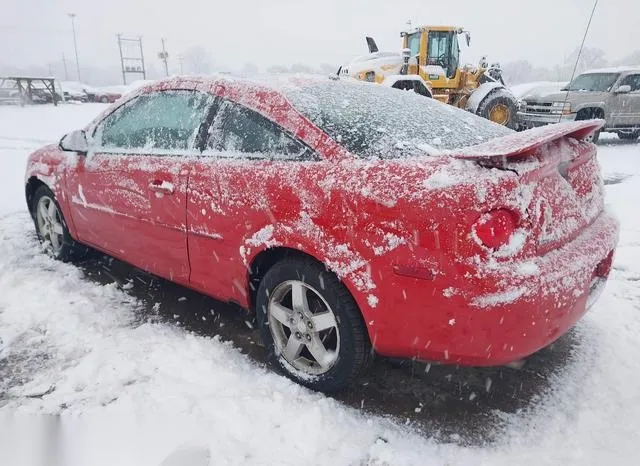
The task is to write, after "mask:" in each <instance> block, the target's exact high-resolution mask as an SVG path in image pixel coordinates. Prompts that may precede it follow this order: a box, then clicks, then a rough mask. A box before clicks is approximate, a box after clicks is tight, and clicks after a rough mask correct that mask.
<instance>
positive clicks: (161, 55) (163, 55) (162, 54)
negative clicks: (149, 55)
mask: <svg viewBox="0 0 640 466" xmlns="http://www.w3.org/2000/svg"><path fill="white" fill-rule="evenodd" d="M161 40H162V52H160V53H159V54H158V58H159V59H160V60H162V61H163V62H164V75H165V76H169V64H168V63H167V59H168V58H169V54H168V53H167V49H166V47H165V44H164V41H165V39H164V37H163V38H162V39H161Z"/></svg>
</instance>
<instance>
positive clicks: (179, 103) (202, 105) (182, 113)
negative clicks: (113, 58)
mask: <svg viewBox="0 0 640 466" xmlns="http://www.w3.org/2000/svg"><path fill="white" fill-rule="evenodd" d="M212 101H213V98H212V97H211V96H209V95H207V94H203V93H200V92H195V91H163V92H156V93H152V94H145V95H141V96H140V97H138V98H136V99H135V100H133V101H131V102H128V103H127V104H125V105H123V106H122V107H120V108H119V109H118V110H116V111H115V112H114V113H112V114H111V115H109V116H108V117H107V118H105V119H104V120H103V121H102V123H100V125H99V126H98V128H97V130H96V133H95V135H94V140H95V143H97V145H98V146H100V147H102V148H107V149H138V150H139V149H145V150H148V149H151V150H176V149H177V150H180V149H188V148H189V147H190V146H191V145H192V142H193V139H194V138H195V135H196V133H197V131H198V129H199V128H200V125H201V124H202V122H203V120H204V118H205V114H206V110H207V108H208V107H209V105H210V104H211V102H212Z"/></svg>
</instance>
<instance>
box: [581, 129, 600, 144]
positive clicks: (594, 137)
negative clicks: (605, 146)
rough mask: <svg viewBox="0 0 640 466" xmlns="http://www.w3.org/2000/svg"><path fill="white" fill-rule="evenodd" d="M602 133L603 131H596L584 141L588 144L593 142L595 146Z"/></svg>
mask: <svg viewBox="0 0 640 466" xmlns="http://www.w3.org/2000/svg"><path fill="white" fill-rule="evenodd" d="M601 132H602V130H597V131H594V132H593V133H592V134H591V135H589V136H587V137H586V138H584V140H585V141H587V142H591V143H593V144H597V143H598V141H599V140H600V133H601Z"/></svg>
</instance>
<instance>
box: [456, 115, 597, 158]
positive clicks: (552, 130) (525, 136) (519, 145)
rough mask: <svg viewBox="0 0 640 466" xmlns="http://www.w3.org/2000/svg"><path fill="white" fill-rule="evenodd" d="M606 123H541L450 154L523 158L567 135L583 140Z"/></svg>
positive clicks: (591, 121) (459, 156)
mask: <svg viewBox="0 0 640 466" xmlns="http://www.w3.org/2000/svg"><path fill="white" fill-rule="evenodd" d="M604 124H605V121H604V120H585V121H571V122H566V123H558V124H554V125H547V126H540V127H538V128H533V129H530V130H527V131H523V132H520V133H514V134H510V135H509V136H504V137H501V138H497V139H493V140H491V141H488V142H485V143H482V144H478V145H475V146H469V147H465V148H463V149H461V150H453V151H450V152H447V153H446V154H447V155H448V156H450V157H454V158H456V159H464V160H476V161H489V160H492V159H498V158H500V159H504V158H512V157H522V156H524V155H526V154H527V153H529V152H531V151H533V150H534V149H537V148H538V147H540V146H543V145H545V144H548V143H550V142H552V141H555V140H558V139H560V138H563V137H570V138H574V139H578V140H582V139H584V138H586V137H587V136H589V135H590V134H592V133H594V132H595V131H597V130H599V129H600V128H602V127H603V126H604Z"/></svg>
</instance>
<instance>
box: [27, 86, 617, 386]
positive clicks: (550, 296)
mask: <svg viewBox="0 0 640 466" xmlns="http://www.w3.org/2000/svg"><path fill="white" fill-rule="evenodd" d="M601 124H602V122H601V121H598V120H596V121H583V122H576V123H568V124H561V125H554V126H547V127H543V128H538V129H534V130H530V131H526V132H523V133H515V132H513V131H511V130H509V129H506V128H504V127H501V126H497V125H495V124H493V123H491V122H489V121H487V120H484V119H482V118H479V117H476V116H474V115H472V114H470V113H467V112H464V111H461V110H458V109H456V108H453V107H451V106H447V105H444V104H440V103H439V102H437V101H435V100H430V99H425V98H423V97H421V96H418V95H416V94H413V93H407V92H400V91H398V90H395V89H387V88H384V87H383V86H376V85H370V84H367V83H357V82H344V81H333V80H329V79H327V80H319V79H315V78H303V77H298V78H291V79H284V78H282V79H278V80H271V81H269V80H266V81H264V82H256V81H245V80H237V79H233V78H229V77H226V78H210V79H207V78H174V79H171V80H166V81H162V82H158V83H155V84H152V85H149V86H147V87H144V88H142V89H139V90H138V91H137V92H136V93H135V94H133V95H131V96H130V97H128V98H127V100H126V101H125V102H119V103H118V104H117V105H116V106H112V107H111V108H109V109H108V110H107V111H106V112H105V113H103V114H102V115H101V116H100V117H98V118H97V119H96V120H94V121H93V122H92V123H90V124H89V125H88V126H87V127H86V128H84V129H83V130H80V131H75V132H72V133H70V134H68V135H66V136H65V137H64V138H62V140H61V141H60V144H59V145H58V146H55V145H52V146H48V147H45V148H43V149H41V150H39V151H37V152H35V153H34V154H32V155H31V156H30V158H29V162H28V166H27V173H26V197H27V203H28V205H29V210H30V211H31V213H32V215H33V218H34V221H35V224H36V229H37V231H38V235H39V237H40V239H41V240H42V241H43V242H44V243H45V245H46V248H47V250H48V251H49V252H50V253H51V254H52V255H53V256H55V257H56V258H59V259H62V260H66V259H69V258H70V257H71V256H72V255H73V254H74V253H75V252H77V251H79V250H80V249H82V248H81V247H79V245H81V244H82V245H90V246H92V247H93V248H96V249H99V250H101V251H104V252H105V253H107V254H110V255H112V256H115V257H117V258H119V259H122V260H125V261H127V262H129V263H131V264H133V265H135V266H137V267H139V268H141V269H144V270H146V271H149V272H151V273H153V274H156V275H159V276H161V277H164V278H166V279H169V280H172V281H174V282H177V283H179V284H182V285H184V286H188V287H190V288H193V289H196V290H199V291H201V292H202V293H205V294H207V295H210V296H213V297H215V298H217V299H220V300H225V301H233V302H236V303H239V304H240V305H242V306H245V307H247V308H253V309H255V312H256V314H257V321H258V323H259V325H260V329H261V332H262V337H263V339H264V344H265V346H266V350H267V353H268V358H269V361H270V362H272V363H273V364H274V365H275V366H276V367H277V368H279V369H280V370H282V371H283V372H284V373H285V374H286V375H288V376H289V377H291V378H292V379H294V380H296V381H298V382H299V383H301V384H304V385H306V386H308V387H311V388H313V389H318V390H323V391H332V390H338V389H341V388H343V387H345V386H347V385H348V384H349V383H351V382H352V381H353V380H354V378H355V377H357V375H358V374H359V373H361V371H362V370H363V369H365V368H366V366H367V364H368V363H369V361H370V360H371V358H372V355H373V354H374V352H375V353H378V354H381V355H386V356H393V357H403V358H409V357H416V358H420V359H422V360H431V361H440V362H444V363H452V364H464V365H478V366H485V365H501V364H505V363H509V362H511V361H515V360H519V359H521V358H523V357H525V356H528V355H530V354H532V353H533V352H535V351H537V350H539V349H541V348H543V347H544V346H546V345H548V344H550V343H551V342H553V341H554V340H555V339H557V338H558V337H560V336H561V335H562V334H564V333H565V332H566V331H567V330H568V329H569V328H570V327H571V326H573V325H574V324H575V323H576V321H577V320H578V319H579V318H580V317H581V316H582V315H583V314H584V313H585V311H586V310H587V308H588V307H589V306H590V304H591V303H592V302H593V300H594V299H595V298H596V297H597V294H598V292H599V291H600V290H601V289H602V285H603V283H604V281H605V280H606V278H607V275H608V273H609V270H610V267H611V261H612V256H613V252H614V248H615V246H616V242H617V235H618V225H617V222H616V221H615V220H614V218H612V216H611V215H610V214H609V213H607V212H606V211H605V210H604V203H603V184H602V180H601V176H600V168H599V165H598V162H597V160H596V146H595V145H593V144H591V143H589V142H586V141H585V140H584V139H585V138H586V137H588V136H589V135H590V134H592V133H593V132H594V131H595V130H597V129H598V128H599V127H600V126H601Z"/></svg>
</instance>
